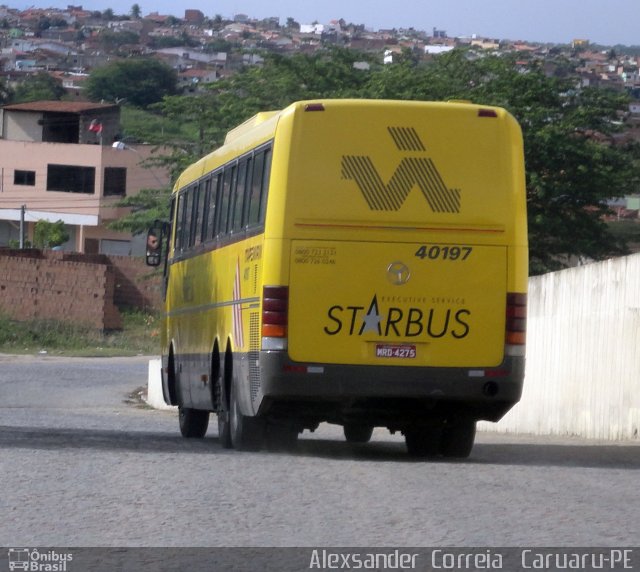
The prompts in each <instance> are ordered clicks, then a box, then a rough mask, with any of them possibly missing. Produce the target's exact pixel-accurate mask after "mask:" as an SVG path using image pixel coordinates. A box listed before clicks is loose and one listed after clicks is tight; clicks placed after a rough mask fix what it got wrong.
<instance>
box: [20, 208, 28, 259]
mask: <svg viewBox="0 0 640 572" xmlns="http://www.w3.org/2000/svg"><path fill="white" fill-rule="evenodd" d="M26 210H27V205H22V206H21V207H20V250H22V249H23V248H24V215H25V211H26Z"/></svg>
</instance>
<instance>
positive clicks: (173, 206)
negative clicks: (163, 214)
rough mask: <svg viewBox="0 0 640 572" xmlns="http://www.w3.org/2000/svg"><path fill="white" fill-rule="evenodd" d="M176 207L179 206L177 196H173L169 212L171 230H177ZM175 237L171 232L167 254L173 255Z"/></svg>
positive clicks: (168, 237) (168, 238)
mask: <svg viewBox="0 0 640 572" xmlns="http://www.w3.org/2000/svg"><path fill="white" fill-rule="evenodd" d="M176 206H177V200H176V196H175V195H173V196H172V197H171V208H170V210H169V212H170V213H171V214H170V215H169V224H170V225H171V227H170V228H175V227H174V225H175V223H174V221H175V220H176V219H175V216H176ZM175 240H176V239H175V235H174V234H173V232H169V236H167V252H169V253H171V249H172V248H173V245H174V244H175ZM165 263H166V260H165Z"/></svg>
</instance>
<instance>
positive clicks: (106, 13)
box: [102, 8, 115, 22]
mask: <svg viewBox="0 0 640 572" xmlns="http://www.w3.org/2000/svg"><path fill="white" fill-rule="evenodd" d="M114 18H115V14H114V12H113V10H112V9H111V8H107V9H106V10H105V11H104V12H102V19H103V20H107V21H108V22H110V21H111V20H113V19H114Z"/></svg>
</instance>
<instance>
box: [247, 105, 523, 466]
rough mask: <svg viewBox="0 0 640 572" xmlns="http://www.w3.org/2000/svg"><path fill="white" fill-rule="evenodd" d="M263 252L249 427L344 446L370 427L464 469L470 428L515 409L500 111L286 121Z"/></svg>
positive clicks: (514, 136)
mask: <svg viewBox="0 0 640 572" xmlns="http://www.w3.org/2000/svg"><path fill="white" fill-rule="evenodd" d="M274 181H279V182H280V183H281V187H280V188H278V189H276V188H274V187H273V182H274ZM263 248H264V261H265V264H264V268H263V275H262V281H263V302H262V304H263V306H262V315H261V326H262V344H261V347H262V351H261V352H260V357H259V361H260V371H261V375H260V379H261V381H260V387H259V390H257V391H255V392H254V395H253V405H254V410H255V413H256V414H258V415H263V416H267V417H269V418H270V419H276V420H281V421H282V422H286V423H293V424H295V425H297V428H298V430H300V429H303V428H311V429H313V428H314V427H315V426H316V425H317V424H318V423H320V422H323V421H328V422H331V423H338V424H341V425H343V426H344V428H345V435H346V437H347V439H348V440H351V441H366V440H367V439H368V438H369V437H370V435H371V429H372V428H373V427H375V426H384V427H387V428H389V429H390V430H391V431H392V432H393V431H400V432H402V433H403V434H404V435H405V438H406V442H407V446H408V449H409V452H410V453H413V454H416V455H431V454H436V455H439V454H442V455H445V456H461V457H464V456H467V455H468V454H469V452H470V451H471V447H472V445H473V439H474V435H475V423H476V421H477V420H480V419H484V420H491V421H497V420H499V419H500V418H501V417H502V416H503V415H504V414H505V413H506V412H507V411H508V410H509V409H510V408H511V407H512V406H513V405H514V404H515V403H516V402H517V401H518V399H519V398H520V394H521V389H522V381H523V374H524V343H525V339H524V338H525V321H526V288H527V265H528V260H527V228H526V209H525V191H524V161H523V150H522V138H521V133H520V129H519V127H518V125H517V123H516V121H515V120H514V119H513V118H512V117H511V116H510V115H509V114H508V113H507V112H506V111H504V110H502V109H499V108H493V107H482V106H476V105H471V104H466V103H422V102H385V101H349V100H343V101H322V102H306V103H305V102H302V103H298V104H295V105H293V106H291V107H290V108H288V109H287V110H285V111H284V112H282V114H281V116H280V119H279V121H278V128H277V132H276V138H275V141H274V156H273V165H272V188H271V189H270V194H269V203H268V207H267V216H266V224H265V235H264V246H263ZM274 308H275V311H273V310H274ZM272 322H273V323H272ZM283 325H284V326H286V327H282V326H283ZM272 326H279V327H272Z"/></svg>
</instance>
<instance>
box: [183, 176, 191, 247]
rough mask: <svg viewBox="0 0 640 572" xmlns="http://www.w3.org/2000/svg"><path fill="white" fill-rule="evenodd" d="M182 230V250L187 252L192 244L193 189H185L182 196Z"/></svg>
mask: <svg viewBox="0 0 640 572" xmlns="http://www.w3.org/2000/svg"><path fill="white" fill-rule="evenodd" d="M184 198H185V201H184V229H183V231H182V234H183V242H182V250H188V249H189V247H190V246H191V245H192V244H193V242H192V236H193V233H192V227H193V187H191V188H189V189H187V191H186V193H185V195H184Z"/></svg>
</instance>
